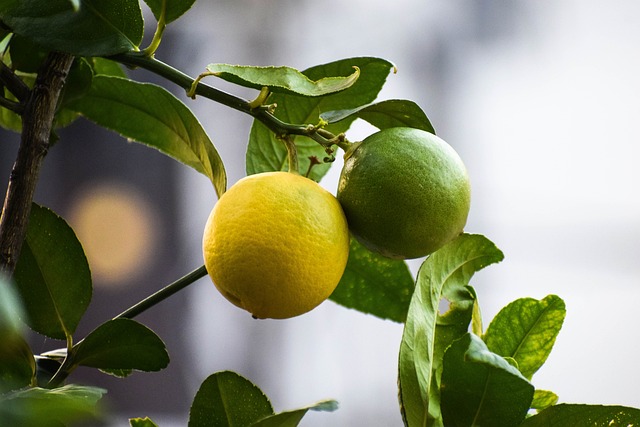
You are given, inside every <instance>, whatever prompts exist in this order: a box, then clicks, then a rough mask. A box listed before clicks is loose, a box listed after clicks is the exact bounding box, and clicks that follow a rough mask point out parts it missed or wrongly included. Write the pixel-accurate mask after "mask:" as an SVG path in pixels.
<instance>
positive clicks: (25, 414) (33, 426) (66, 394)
mask: <svg viewBox="0 0 640 427" xmlns="http://www.w3.org/2000/svg"><path fill="white" fill-rule="evenodd" d="M106 392H107V391H106V390H104V389H101V388H97V387H86V386H80V385H74V384H71V385H66V386H63V387H59V388H55V389H52V390H49V389H45V388H39V387H34V388H27V389H24V390H20V391H17V392H13V393H9V394H6V395H4V396H2V397H0V420H2V422H3V425H8V426H20V427H42V426H54V425H56V426H57V425H60V424H66V423H69V422H75V421H81V420H87V419H93V418H95V417H96V415H97V407H96V405H97V403H98V401H99V400H100V398H101V397H102V395H104V394H105V393H106Z"/></svg>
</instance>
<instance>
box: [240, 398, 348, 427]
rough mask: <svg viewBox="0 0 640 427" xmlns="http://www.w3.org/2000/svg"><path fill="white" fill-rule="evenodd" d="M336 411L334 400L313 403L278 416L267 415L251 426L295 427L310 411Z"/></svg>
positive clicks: (336, 403)
mask: <svg viewBox="0 0 640 427" xmlns="http://www.w3.org/2000/svg"><path fill="white" fill-rule="evenodd" d="M336 409H338V402H336V401H335V400H324V401H322V402H318V403H314V404H313V405H309V406H306V407H304V408H300V409H295V410H292V411H286V412H280V413H278V414H273V415H269V416H267V417H266V418H262V419H261V420H260V421H258V422H255V423H253V424H251V426H252V427H296V426H297V425H298V424H299V423H300V420H302V418H303V417H304V416H305V415H306V414H307V412H309V411H310V410H311V411H329V412H332V411H335V410H336Z"/></svg>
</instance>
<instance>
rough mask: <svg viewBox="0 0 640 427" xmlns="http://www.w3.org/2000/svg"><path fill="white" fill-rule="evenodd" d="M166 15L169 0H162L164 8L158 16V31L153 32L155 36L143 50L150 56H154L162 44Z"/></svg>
mask: <svg viewBox="0 0 640 427" xmlns="http://www.w3.org/2000/svg"><path fill="white" fill-rule="evenodd" d="M166 15H167V0H162V9H161V12H160V17H159V18H158V23H157V25H156V31H155V33H153V38H152V39H151V43H149V46H147V47H146V48H145V49H144V50H142V54H143V55H145V56H148V57H153V55H154V54H155V53H156V50H158V47H159V46H160V42H161V41H162V34H164V30H165V28H166V27H167V23H166Z"/></svg>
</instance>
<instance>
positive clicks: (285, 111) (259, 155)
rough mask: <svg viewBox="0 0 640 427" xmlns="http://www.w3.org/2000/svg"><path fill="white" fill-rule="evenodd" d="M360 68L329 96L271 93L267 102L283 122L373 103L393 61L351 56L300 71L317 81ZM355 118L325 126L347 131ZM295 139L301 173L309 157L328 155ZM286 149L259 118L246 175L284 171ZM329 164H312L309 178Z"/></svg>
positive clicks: (316, 117)
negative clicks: (351, 81) (351, 80)
mask: <svg viewBox="0 0 640 427" xmlns="http://www.w3.org/2000/svg"><path fill="white" fill-rule="evenodd" d="M354 66H355V67H358V68H359V69H360V77H359V78H358V80H357V81H356V82H355V83H354V84H353V86H351V87H350V88H348V89H346V90H344V91H342V92H339V93H335V94H331V95H326V96H322V97H317V98H307V97H301V96H294V95H289V94H285V93H274V94H272V95H271V96H270V97H269V99H268V102H269V103H275V104H277V106H278V107H277V108H276V110H275V116H276V117H277V118H279V119H280V120H282V121H284V122H286V123H293V124H314V125H315V124H317V123H319V122H320V113H322V112H323V111H329V110H340V109H349V108H356V107H358V106H360V105H365V104H369V103H370V102H372V101H373V100H374V99H375V98H376V97H377V96H378V93H379V92H380V89H382V86H383V85H384V82H385V81H386V79H387V76H388V75H389V72H390V71H391V69H392V67H393V64H391V63H390V62H388V61H385V60H384V59H379V58H350V59H343V60H340V61H336V62H332V63H329V64H324V65H318V66H316V67H312V68H309V69H307V70H305V71H303V72H302V73H303V74H304V75H305V76H307V77H308V78H309V79H311V80H319V79H322V78H325V77H329V76H349V75H351V74H352V73H353V67H354ZM353 120H355V118H349V119H346V120H343V121H341V122H339V123H334V124H330V125H328V126H326V129H327V130H328V131H330V132H332V133H334V134H339V133H342V132H346V130H347V129H349V126H350V125H351V123H352V122H353ZM294 142H295V144H296V146H297V147H298V157H299V160H300V162H299V163H300V172H301V173H302V174H305V173H306V172H307V169H308V168H309V163H310V162H309V157H310V156H314V157H316V158H318V159H319V160H322V159H324V158H325V157H327V153H326V152H325V150H324V148H323V147H321V146H320V145H319V144H318V143H317V142H315V141H313V140H311V139H309V138H307V137H303V136H296V137H295V138H294ZM287 165H288V164H287V150H286V148H285V146H284V144H283V143H282V142H281V141H280V140H278V138H277V137H276V135H275V134H274V133H273V132H272V131H270V130H269V129H268V128H267V127H266V126H264V125H263V124H262V123H260V122H258V121H254V122H253V126H252V127H251V134H250V135H249V145H248V147H247V155H246V167H247V174H248V175H251V174H254V173H260V172H268V171H278V170H285V169H286V168H287ZM330 166H331V163H324V164H321V165H318V166H315V167H314V168H313V169H312V171H311V174H310V178H311V179H313V180H315V181H320V179H321V178H322V177H323V176H324V174H326V173H327V171H328V170H329V167H330Z"/></svg>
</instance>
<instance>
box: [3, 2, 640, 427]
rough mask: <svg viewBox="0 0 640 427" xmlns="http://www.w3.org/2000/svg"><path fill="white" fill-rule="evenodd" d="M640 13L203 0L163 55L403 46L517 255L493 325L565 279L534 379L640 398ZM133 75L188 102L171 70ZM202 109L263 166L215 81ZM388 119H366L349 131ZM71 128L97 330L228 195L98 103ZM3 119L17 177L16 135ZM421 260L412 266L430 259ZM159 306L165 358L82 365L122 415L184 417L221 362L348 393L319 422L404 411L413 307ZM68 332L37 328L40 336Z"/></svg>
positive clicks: (67, 183)
mask: <svg viewBox="0 0 640 427" xmlns="http://www.w3.org/2000/svg"><path fill="white" fill-rule="evenodd" d="M147 22H148V26H149V27H150V28H149V30H152V29H153V28H152V27H153V26H154V21H153V19H152V18H151V17H149V18H148V19H147ZM638 22H640V3H639V2H636V1H635V0H612V1H609V2H584V1H577V0H558V1H554V2H551V1H538V2H524V1H515V2H506V1H498V0H476V1H473V2H471V1H463V0H434V1H425V0H396V1H395V2H393V4H391V2H382V1H371V0H350V1H348V2H345V1H340V0H323V1H321V2H317V1H315V2H311V1H306V0H295V1H294V0H259V1H258V0H218V1H215V2H207V1H200V2H197V3H196V5H195V6H194V8H193V9H192V10H191V11H189V12H188V13H187V14H186V15H185V16H184V17H183V18H182V19H181V20H179V21H178V22H176V23H174V24H172V25H171V26H169V28H168V30H167V33H166V35H165V37H164V41H163V45H162V46H161V49H160V50H159V52H158V53H157V55H156V56H157V57H158V58H159V59H161V60H163V61H165V62H168V63H170V64H172V65H174V66H175V67H177V68H179V69H181V70H183V71H185V72H186V73H188V74H190V75H192V76H196V75H197V74H199V73H201V72H202V71H204V69H205V66H206V65H207V64H208V63H212V62H226V63H232V64H235V63H237V64H247V65H249V64H250V65H289V66H292V67H295V68H298V69H304V68H307V67H309V66H313V65H317V64H322V63H326V62H331V61H334V60H337V59H342V58H347V57H353V56H378V57H382V58H385V59H387V60H390V61H392V62H394V63H395V64H396V66H397V67H398V73H397V74H395V75H391V76H390V77H389V79H388V82H387V85H386V87H385V89H384V90H383V92H382V94H381V96H380V99H389V98H405V99H412V100H414V101H416V102H417V103H418V104H420V105H421V106H422V108H423V109H424V110H425V112H426V113H427V115H428V116H429V117H430V119H431V121H432V122H433V124H434V125H435V127H436V130H437V132H438V134H439V135H440V136H441V137H442V138H444V139H445V140H446V141H448V142H449V143H450V144H451V145H452V146H453V147H454V148H455V149H456V150H457V151H458V152H459V153H460V155H461V157H462V158H463V160H464V161H465V163H466V165H467V167H468V169H469V173H470V176H471V181H472V187H473V200H472V208H471V213H470V217H469V222H468V225H467V230H466V231H468V232H471V233H481V234H484V235H486V236H487V237H489V238H490V239H491V240H492V241H494V242H495V243H496V244H497V245H498V247H499V248H501V249H502V250H503V251H504V253H505V256H506V257H505V260H504V261H503V262H502V263H501V264H498V265H494V266H490V267H488V268H487V269H486V270H483V271H482V272H480V273H478V274H477V275H476V276H475V277H474V280H473V281H472V283H471V284H472V285H473V286H474V287H475V289H476V290H477V293H478V297H479V300H480V305H481V307H482V309H483V315H484V318H485V324H488V322H489V320H490V319H491V318H492V317H493V316H494V315H495V314H496V313H497V312H498V310H499V309H500V308H501V307H503V306H504V305H506V304H507V303H509V302H511V301H513V300H514V299H517V298H520V297H525V296H530V297H534V298H538V299H539V298H543V297H544V296H546V295H548V294H550V293H553V294H557V295H559V296H560V297H562V298H563V299H564V300H565V302H566V304H567V318H566V321H565V325H564V327H563V329H562V332H561V333H560V336H559V337H558V340H557V342H556V346H555V348H554V351H553V352H552V353H551V356H550V357H549V359H548V361H547V363H546V365H545V366H544V367H543V369H542V370H541V371H540V372H539V373H537V374H536V375H535V376H534V378H533V382H534V385H535V386H536V387H538V388H542V389H549V390H553V391H555V392H556V393H557V394H558V395H559V396H560V401H561V402H574V403H603V404H623V405H628V406H635V407H640V397H638V393H637V381H638V379H639V378H640V365H639V364H638V363H637V355H638V353H639V351H640V345H639V344H638V339H637V336H636V335H637V330H636V325H637V324H638V321H639V320H640V317H639V314H638V309H637V304H638V302H639V301H640V259H639V258H640V249H639V244H638V242H639V241H640V199H639V198H638V195H637V194H638V191H637V186H638V183H640V170H639V168H638V157H639V156H640V146H639V138H638V135H637V130H636V129H635V127H634V126H635V120H637V118H638V117H639V116H640V78H639V77H638V76H640V50H638V43H639V42H640V25H638ZM132 76H133V77H134V78H138V79H141V80H148V81H156V82H159V83H162V84H163V85H164V86H165V87H167V88H168V89H170V90H172V91H173V92H174V93H176V94H177V95H178V96H180V97H182V98H183V99H184V94H183V92H182V91H181V90H179V89H177V88H176V87H173V86H171V85H170V84H169V83H166V84H165V83H163V82H161V81H160V80H158V79H157V78H155V77H154V76H152V75H148V74H145V73H140V72H136V73H134V74H132ZM209 83H210V84H214V85H215V84H217V83H216V82H215V81H210V82H209ZM228 90H233V92H234V93H236V94H239V95H246V97H250V96H251V95H252V93H251V92H245V91H243V90H239V89H237V88H230V89H228ZM188 105H189V106H190V107H191V108H192V109H193V110H194V112H195V113H196V115H197V116H198V117H199V119H200V120H201V121H202V123H203V124H204V126H205V128H206V129H207V130H208V132H209V134H210V136H211V137H212V139H213V141H214V144H215V145H216V147H217V149H218V150H219V152H220V154H221V156H222V158H223V160H224V161H225V165H226V169H227V173H228V176H229V181H230V185H231V184H232V183H234V182H235V181H237V180H238V179H240V178H241V177H243V176H244V175H245V170H244V156H245V149H246V140H247V136H248V133H249V129H250V126H251V120H250V118H249V117H247V116H244V115H242V114H241V113H238V112H235V111H232V110H229V109H227V108H225V107H221V106H218V105H215V104H214V103H212V102H210V101H208V100H206V99H203V98H198V99H197V100H196V101H188ZM371 131H372V130H371V128H369V127H367V126H364V125H359V124H357V125H356V126H354V128H353V130H352V131H351V132H350V133H349V134H348V136H349V138H350V139H352V140H357V139H358V138H362V137H364V136H366V135H367V134H368V133H370V132H371ZM60 134H61V141H60V142H59V143H58V144H57V145H56V146H55V147H54V148H53V149H52V150H51V151H50V153H49V155H48V157H47V159H46V161H45V166H44V171H43V175H42V179H41V181H40V184H39V187H38V192H37V196H36V201H37V202H39V203H42V204H44V205H47V206H50V207H51V208H53V209H54V210H55V211H57V212H58V213H59V214H61V215H62V216H64V217H65V218H67V219H68V221H69V222H70V223H71V225H72V226H73V227H74V229H75V230H76V232H77V234H78V235H79V237H80V239H81V241H82V242H83V244H84V246H85V249H86V250H87V253H88V256H89V258H90V263H91V265H92V269H93V274H94V281H95V291H94V297H93V303H92V305H91V307H90V309H89V315H88V316H87V318H86V319H85V321H84V322H83V323H82V324H81V326H80V328H79V331H78V332H79V334H83V333H86V332H88V331H90V330H91V329H93V328H94V327H95V326H96V325H97V324H98V323H99V322H101V321H103V320H104V319H107V318H110V317H113V316H115V315H117V314H118V313H119V312H121V311H122V310H124V309H125V308H127V307H129V306H130V305H131V304H133V303H135V302H137V301H138V300H139V299H141V298H142V297H144V296H146V295H148V294H149V293H151V292H153V291H155V290H156V289H159V288H160V287H161V286H164V285H165V284H168V283H169V282H171V281H173V280H175V279H177V278H178V277H180V276H182V275H183V274H185V273H187V272H188V271H190V270H192V269H195V268H197V267H198V266H200V265H201V264H202V255H201V249H200V245H201V241H200V239H201V233H202V229H203V227H204V223H205V221H206V219H207V216H208V214H209V211H210V209H211V208H212V206H213V204H214V203H215V201H216V200H215V194H214V193H213V191H212V189H211V185H210V183H209V182H208V180H207V179H206V178H205V177H203V176H200V175H199V174H197V173H196V172H194V171H192V170H191V169H188V168H185V167H182V166H180V165H179V164H177V163H175V162H174V161H173V160H171V159H168V158H166V157H164V156H163V155H161V154H159V153H157V152H155V151H154V150H151V149H149V148H146V147H143V146H140V145H137V144H130V143H127V142H126V141H124V140H123V139H121V138H119V137H117V136H116V135H114V134H112V133H109V132H107V131H103V130H101V129H99V128H97V127H96V126H94V125H92V124H90V123H88V122H86V121H84V120H81V121H78V122H77V123H75V124H74V125H73V126H71V127H70V128H68V129H64V130H63V131H61V132H60ZM0 136H1V140H0V141H1V143H0V183H2V184H3V189H4V186H5V184H6V180H7V179H8V176H9V171H10V168H11V164H12V162H13V159H14V158H15V152H16V151H17V146H18V138H17V136H16V135H13V134H9V133H7V132H2V134H1V135H0ZM339 170H340V159H338V161H336V164H335V166H334V167H333V168H332V171H331V172H330V174H329V175H328V176H327V177H326V178H325V179H324V180H323V181H322V184H323V185H324V186H325V187H327V188H328V189H330V190H331V191H335V188H336V183H337V178H338V174H339ZM419 264H420V260H418V261H415V262H411V268H412V270H413V271H414V272H415V271H417V268H418V267H419ZM140 320H141V321H143V322H144V323H146V324H148V325H149V326H150V327H151V328H152V329H154V330H155V331H156V332H157V333H158V334H159V335H160V336H161V337H162V338H163V339H164V340H165V342H166V343H167V347H168V350H169V353H170V355H171V357H172V362H171V365H170V366H169V368H168V369H166V370H165V371H163V372H161V373H159V374H143V373H136V374H134V375H133V376H132V377H130V378H129V379H126V380H118V379H115V378H111V377H108V376H105V375H101V374H95V373H92V372H90V371H88V370H87V371H82V370H80V371H79V372H78V373H77V374H74V375H77V376H76V381H78V382H82V381H84V382H89V381H91V382H93V383H96V382H98V384H101V385H103V386H105V387H107V388H108V389H109V394H108V395H107V399H108V402H109V406H110V407H111V409H112V410H113V411H114V412H115V413H117V414H119V415H118V416H117V417H116V418H114V419H113V423H112V424H113V425H128V424H127V422H126V419H128V418H130V417H137V416H145V415H148V416H150V417H152V418H153V419H154V420H155V421H156V422H158V423H159V424H160V425H162V426H172V425H175V426H183V425H186V420H187V417H188V409H189V405H190V403H191V399H192V398H193V396H194V394H195V392H196V390H197V389H198V387H199V385H200V383H201V382H202V381H203V380H204V379H205V378H206V377H207V376H208V375H210V374H212V373H214V372H217V371H221V370H233V371H236V372H238V373H239V374H241V375H243V376H245V377H247V378H248V379H250V380H251V381H253V382H254V383H255V384H257V385H258V386H259V387H261V388H262V389H263V391H264V392H265V393H266V394H267V395H268V396H269V397H270V398H271V400H272V403H273V405H274V407H275V409H276V411H282V410H287V409H294V408H297V407H300V406H304V405H307V404H310V403H313V402H315V401H317V400H321V399H326V398H334V399H337V400H338V401H339V403H340V409H339V410H338V411H336V412H334V413H309V414H308V415H307V416H306V417H305V419H304V420H303V423H302V425H304V426H327V425H335V426H360V425H369V426H398V425H401V424H402V421H401V418H400V413H399V410H398V404H397V385H396V381H397V358H398V350H399V344H400V339H401V335H402V325H400V324H395V323H392V322H389V321H382V320H379V319H377V318H374V317H372V316H368V315H364V314H361V313H358V312H355V311H352V310H347V309H344V308H342V307H340V306H337V305H336V304H334V303H332V302H326V303H324V304H322V305H321V306H320V307H319V308H318V309H316V310H314V311H312V312H311V313H309V314H306V315H304V316H301V317H298V318H294V319H290V320H281V321H272V320H263V321H256V320H253V319H252V318H251V316H250V315H248V314H247V313H245V312H244V311H241V310H239V309H237V308H235V307H234V306H232V305H231V304H229V303H228V302H227V301H226V300H224V299H223V298H222V297H221V296H220V295H219V294H218V293H217V291H216V290H215V288H214V286H213V285H212V284H211V283H210V281H209V279H207V278H205V279H202V280H200V281H199V282H197V283H195V284H193V285H192V286H191V287H190V288H188V289H187V290H185V291H183V292H182V293H181V294H179V295H178V296H177V297H175V298H172V299H171V300H169V301H166V302H164V303H162V304H161V305H159V306H157V307H155V308H154V309H153V310H151V311H150V312H148V313H145V314H144V315H142V316H141V317H140ZM58 345H59V343H57V342H53V341H51V340H48V341H44V342H43V341H42V340H39V341H36V343H35V344H34V347H35V348H34V350H36V351H39V350H49V349H52V348H55V347H56V346H58Z"/></svg>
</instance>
